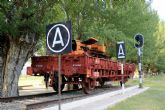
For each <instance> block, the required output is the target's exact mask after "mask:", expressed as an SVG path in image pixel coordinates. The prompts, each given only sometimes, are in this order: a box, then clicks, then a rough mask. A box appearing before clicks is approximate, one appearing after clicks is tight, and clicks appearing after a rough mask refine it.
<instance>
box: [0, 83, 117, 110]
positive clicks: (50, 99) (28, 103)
mask: <svg viewBox="0 0 165 110" xmlns="http://www.w3.org/2000/svg"><path fill="white" fill-rule="evenodd" d="M118 89H120V86H111V87H109V85H108V86H104V87H97V88H96V89H95V90H94V91H93V92H92V93H91V94H89V95H87V94H84V93H83V91H82V90H81V89H80V90H71V91H63V92H62V96H61V103H65V102H71V101H75V100H78V99H82V98H87V97H89V96H93V95H98V94H102V93H104V92H110V91H115V90H118ZM0 102H2V103H6V106H8V107H9V104H12V103H14V104H13V105H17V106H22V107H23V108H21V109H20V110H22V109H26V110H33V109H34V110H36V109H37V110H40V109H42V108H45V107H47V106H52V105H54V104H58V95H57V92H51V93H43V94H37V95H28V96H19V97H10V98H0ZM15 103H16V104H15ZM13 105H12V106H13ZM4 108H5V107H4ZM17 110H19V109H17Z"/></svg>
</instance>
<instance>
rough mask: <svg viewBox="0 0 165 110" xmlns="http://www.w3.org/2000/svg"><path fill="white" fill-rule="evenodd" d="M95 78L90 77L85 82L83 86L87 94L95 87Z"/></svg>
mask: <svg viewBox="0 0 165 110" xmlns="http://www.w3.org/2000/svg"><path fill="white" fill-rule="evenodd" d="M95 82H96V81H95V80H93V79H88V80H87V82H83V84H82V87H83V91H84V93H85V94H90V93H91V92H92V90H93V89H94V88H95Z"/></svg>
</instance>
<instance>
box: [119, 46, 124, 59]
mask: <svg viewBox="0 0 165 110" xmlns="http://www.w3.org/2000/svg"><path fill="white" fill-rule="evenodd" d="M118 55H119V56H120V55H122V56H124V50H123V47H122V45H120V46H119V51H118Z"/></svg>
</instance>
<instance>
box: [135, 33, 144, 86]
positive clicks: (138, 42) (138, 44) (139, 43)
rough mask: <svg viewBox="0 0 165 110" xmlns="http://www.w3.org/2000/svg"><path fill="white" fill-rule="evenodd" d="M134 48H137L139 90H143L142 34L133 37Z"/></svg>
mask: <svg viewBox="0 0 165 110" xmlns="http://www.w3.org/2000/svg"><path fill="white" fill-rule="evenodd" d="M134 40H135V43H134V46H135V47H136V48H137V50H138V52H137V54H138V72H139V88H143V73H142V48H143V45H144V37H143V35H142V34H136V35H135V36H134Z"/></svg>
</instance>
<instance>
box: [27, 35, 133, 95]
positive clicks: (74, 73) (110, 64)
mask: <svg viewBox="0 0 165 110" xmlns="http://www.w3.org/2000/svg"><path fill="white" fill-rule="evenodd" d="M96 42H97V40H96V39H94V38H90V39H88V40H87V41H84V42H80V41H79V40H76V41H73V52H71V53H69V54H65V55H62V57H61V60H62V62H61V90H63V88H64V86H65V84H68V85H70V84H73V87H74V89H78V87H79V85H81V86H82V88H83V90H84V92H85V93H89V92H90V91H91V90H93V89H94V88H95V86H96V82H99V84H100V85H101V86H103V85H104V83H105V82H106V81H119V82H121V81H122V75H121V67H120V63H119V62H116V61H112V60H111V59H110V58H108V57H107V55H106V54H105V51H106V48H105V46H104V45H99V44H97V43H96ZM31 59H32V64H31V67H28V68H27V74H28V75H41V76H44V78H45V83H46V86H47V87H48V84H49V86H51V87H53V89H54V90H55V91H58V57H57V56H55V55H54V56H50V55H49V56H34V57H32V58H31ZM134 71H135V64H129V63H125V64H124V75H123V77H124V78H123V79H124V83H125V82H126V81H128V79H129V78H131V77H132V76H133V75H134Z"/></svg>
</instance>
